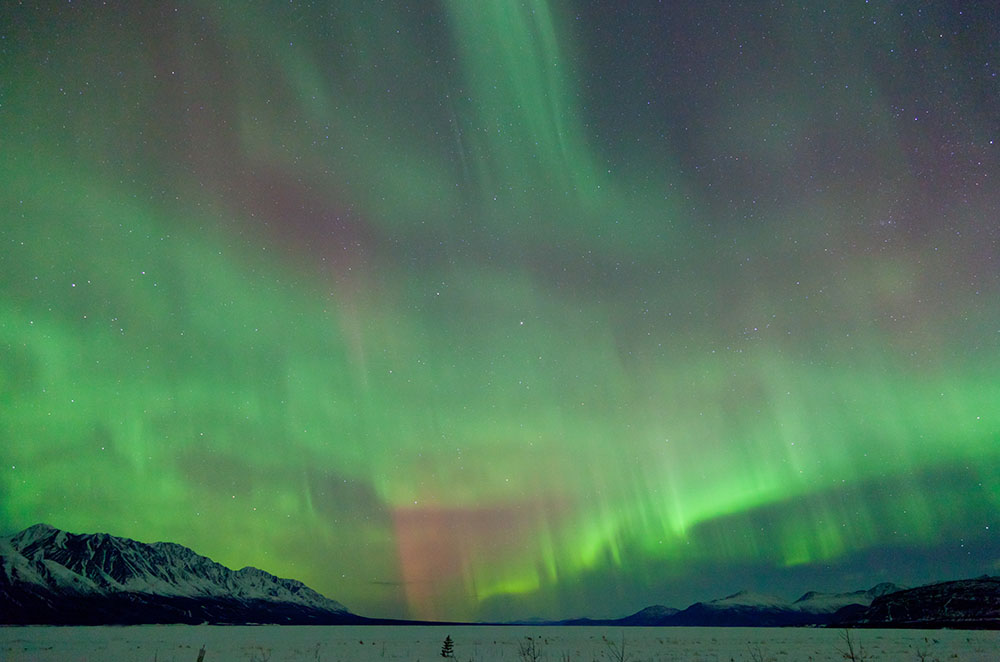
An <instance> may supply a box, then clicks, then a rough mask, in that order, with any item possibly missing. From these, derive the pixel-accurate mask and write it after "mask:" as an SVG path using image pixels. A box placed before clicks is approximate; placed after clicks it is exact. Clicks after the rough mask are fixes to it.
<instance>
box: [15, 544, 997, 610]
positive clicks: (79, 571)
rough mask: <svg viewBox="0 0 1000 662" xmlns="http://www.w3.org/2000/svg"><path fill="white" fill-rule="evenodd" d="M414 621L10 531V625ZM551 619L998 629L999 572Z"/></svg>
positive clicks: (181, 564) (162, 558)
mask: <svg viewBox="0 0 1000 662" xmlns="http://www.w3.org/2000/svg"><path fill="white" fill-rule="evenodd" d="M139 623H192V624H197V623H215V624H237V623H238V624H245V623H268V624H286V625H291V624H296V625H335V624H393V623H395V624H404V623H413V622H412V621H390V620H384V619H371V618H365V617H362V616H358V615H356V614H353V613H351V612H350V611H349V610H348V609H347V608H346V607H345V606H344V605H342V604H340V603H339V602H337V601H335V600H331V599H329V598H327V597H325V596H323V595H321V594H319V593H317V592H316V591H314V590H312V589H310V588H309V587H308V586H306V585H305V584H303V583H302V582H299V581H296V580H294V579H281V578H279V577H275V576H274V575H271V574H269V573H267V572H264V571H263V570H258V569H257V568H252V567H246V568H243V569H242V570H235V571H234V570H230V569H229V568H226V567H225V566H223V565H221V564H219V563H216V562H215V561H212V560H211V559H209V558H207V557H204V556H201V555H199V554H197V553H195V552H194V551H192V550H191V549H188V548H187V547H184V546H182V545H178V544H175V543H169V542H158V543H152V544H148V543H142V542H137V541H135V540H129V539H127V538H119V537H115V536H111V535H108V534H106V533H96V534H74V533H68V532H66V531H61V530H59V529H56V528H53V527H51V526H48V525H46V524H36V525H34V526H32V527H29V528H27V529H25V530H24V531H21V532H20V533H17V534H14V535H12V536H9V537H0V624H55V625H88V624H92V625H97V624H139ZM531 623H532V624H546V625H605V626H608V625H610V626H747V627H768V626H837V627H879V628H885V627H920V628H935V627H957V628H991V629H1000V577H987V576H984V577H980V578H978V579H967V580H959V581H951V582H941V583H936V584H929V585H926V586H919V587H916V588H910V589H903V588H901V587H899V586H896V585H894V584H888V583H883V584H878V585H876V586H874V587H872V588H870V589H868V590H863V591H852V592H845V593H818V592H815V591H811V592H809V593H806V594H804V595H803V596H802V597H800V598H799V599H797V600H795V601H793V602H788V601H785V600H782V599H781V598H776V597H773V596H768V595H761V594H757V593H751V592H747V591H742V592H739V593H734V594H733V595H730V596H727V597H724V598H720V599H717V600H712V601H709V602H696V603H695V604H693V605H691V606H689V607H687V608H686V609H674V608H672V607H665V606H662V605H654V606H650V607H646V608H645V609H642V610H640V611H638V612H636V613H634V614H631V615H629V616H626V617H624V618H619V619H613V620H591V619H586V618H583V619H574V620H565V621H555V622H541V621H531Z"/></svg>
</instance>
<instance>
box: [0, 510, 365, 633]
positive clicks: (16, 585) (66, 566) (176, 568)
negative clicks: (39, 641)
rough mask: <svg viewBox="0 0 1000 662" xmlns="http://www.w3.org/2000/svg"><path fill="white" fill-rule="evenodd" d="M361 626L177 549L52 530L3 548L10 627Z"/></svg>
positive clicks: (333, 608) (0, 563)
mask: <svg viewBox="0 0 1000 662" xmlns="http://www.w3.org/2000/svg"><path fill="white" fill-rule="evenodd" d="M357 620H359V617H356V616H354V615H353V614H351V613H350V612H349V611H348V610H347V608H346V607H344V605H342V604H340V603H339V602H337V601H335V600H331V599H329V598H327V597H324V596H323V595H320V594H319V593H317V592H316V591H314V590H312V589H310V588H309V587H308V586H306V585H305V584H303V583H302V582H299V581H296V580H294V579H281V578H278V577H275V576H274V575H271V574H269V573H266V572H264V571H262V570H258V569H257V568H251V567H247V568H243V569H242V570H237V571H233V570H230V569H229V568H226V567H225V566H223V565H221V564H219V563H216V562H215V561H212V560H211V559H209V558H207V557H204V556H201V555H199V554H196V553H195V552H193V551H192V550H190V549H188V548H187V547H184V546H182V545H178V544H175V543H163V542H158V543H152V544H147V543H142V542H137V541H135V540H129V539H127V538H118V537H115V536H111V535H108V534H105V533H97V534H74V533H67V532H66V531H60V530H59V529H56V528H53V527H51V526H48V525H46V524H36V525H35V526H32V527H29V528H27V529H25V530H24V531H21V532H20V533H17V534H15V535H13V536H10V537H7V538H0V623H79V622H110V623H164V622H195V623H198V622H205V621H208V622H227V623H234V622H239V623H244V622H266V623H326V622H330V623H334V622H355V621H357Z"/></svg>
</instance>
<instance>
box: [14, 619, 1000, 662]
mask: <svg viewBox="0 0 1000 662" xmlns="http://www.w3.org/2000/svg"><path fill="white" fill-rule="evenodd" d="M445 636H451V638H452V640H453V641H454V651H455V657H456V659H457V660H459V661H460V662H468V661H472V662H494V661H504V662H518V661H520V660H523V659H529V660H530V659H537V660H547V661H551V662H564V661H567V660H570V661H581V662H594V661H599V660H618V659H620V658H619V657H618V656H617V652H618V650H617V648H618V647H620V646H621V643H622V638H623V637H624V642H625V651H624V653H625V655H624V659H626V660H631V661H632V662H653V661H659V660H663V661H667V660H677V661H678V662H679V661H681V660H692V661H693V660H703V661H706V662H707V661H711V662H728V661H729V660H733V661H735V662H738V661H741V660H744V661H748V662H750V661H758V660H772V661H775V662H786V661H787V662H800V661H801V662H805V661H808V660H817V661H818V660H837V661H838V662H841V661H843V660H844V659H845V654H844V653H845V651H846V645H845V642H844V639H843V637H844V632H843V631H839V630H823V629H807V628H603V627H530V626H512V627H487V626H465V627H445V626H440V627H404V626H396V627H374V626H369V627H353V626H351V627H348V626H328V627H317V626H306V627H281V626H259V627H233V626H228V627H213V626H184V625H165V626H152V625H150V626H133V627H47V626H46V627H42V626H37V627H0V660H3V661H4V662H36V661H38V662H48V661H52V662H57V661H58V662H74V661H87V662H112V661H113V662H132V661H136V662H138V661H141V662H197V660H198V656H199V651H200V650H201V648H202V647H204V649H205V655H204V660H203V662H252V661H261V662H263V661H268V662H286V661H293V660H294V661H303V662H317V661H319V662H368V661H373V662H374V661H382V660H406V661H407V662H420V661H422V662H432V661H434V660H441V659H442V658H441V645H442V642H443V640H444V638H445ZM527 637H531V639H530V640H529V639H527ZM605 637H606V638H607V641H605V639H604V638H605ZM851 637H852V639H853V643H854V646H855V651H856V652H857V651H858V646H862V647H863V648H864V654H865V659H867V660H892V661H893V662H895V661H897V660H913V661H914V662H919V661H920V660H926V661H927V662H930V661H931V660H940V662H946V661H947V662H975V661H982V662H996V661H997V660H1000V632H976V631H959V630H854V631H852V633H851ZM608 642H610V644H609V643H608ZM524 644H533V645H534V646H535V650H536V651H537V652H538V657H537V658H531V657H530V656H529V657H527V658H525V657H524V656H523V655H522V653H521V650H520V645H524ZM858 659H861V658H858Z"/></svg>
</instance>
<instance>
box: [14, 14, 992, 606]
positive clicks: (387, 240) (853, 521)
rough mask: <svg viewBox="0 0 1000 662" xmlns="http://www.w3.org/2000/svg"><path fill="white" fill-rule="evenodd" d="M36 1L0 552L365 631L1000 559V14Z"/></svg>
mask: <svg viewBox="0 0 1000 662" xmlns="http://www.w3.org/2000/svg"><path fill="white" fill-rule="evenodd" d="M827 4H828V3H819V2H800V3H789V2H760V3H758V2H751V3H735V2H721V1H720V2H703V1H694V0H692V1H687V0H678V1H677V2H665V3H653V2H636V3H627V5H626V4H623V3H605V2H582V1H577V2H573V1H570V0H566V1H554V0H553V1H549V2H547V1H546V0H484V1H483V2H468V1H466V0H440V1H435V2H430V1H429V2H417V3H406V2H391V1H390V2H374V1H370V0H338V1H336V2H332V1H331V2H312V3H310V2H250V3H209V2H185V3H176V4H174V3H165V2H152V1H147V0H141V1H139V2H129V3H110V6H108V5H104V4H99V3H96V2H61V3H60V2H39V3H23V4H22V3H13V2H9V3H3V6H2V8H0V181H2V182H3V183H2V185H0V201H2V210H3V217H2V220H0V459H2V464H0V534H3V533H9V532H12V531H15V530H18V529H21V528H24V527H26V526H29V525H31V524H34V523H36V522H39V521H45V522H48V523H49V524H52V525H54V526H58V527H60V528H64V529H68V530H71V531H77V532H95V531H106V532H109V533H112V534H115V535H121V536H128V537H132V538H136V539H139V540H144V541H150V542H151V541H155V540H171V541H174V542H178V543H181V544H184V545H187V546H189V547H192V548H193V549H195V550H196V551H198V552H199V553H201V554H205V555H207V556H210V557H211V558H213V559H215V560H217V561H219V562H221V563H224V564H226V565H228V566H230V567H234V568H240V567H242V566H244V565H254V566H257V567H260V568H262V569H264V570H267V571H269V572H272V573H274V574H277V575H279V576H284V577H294V578H296V579H300V580H302V581H304V582H305V583H306V584H308V585H310V586H311V587H313V588H315V589H317V590H319V591H321V592H323V593H324V594H326V595H328V596H330V597H332V598H334V599H336V600H338V601H340V602H343V603H344V604H346V605H347V606H348V607H349V608H350V609H351V610H352V611H355V612H357V613H360V614H364V615H370V616H386V617H413V618H437V619H512V618H525V617H530V616H540V617H546V618H565V617H574V616H580V615H588V616H595V617H606V616H623V615H625V614H628V613H631V612H633V611H636V610H638V609H640V608H642V607H644V606H647V605H650V604H668V605H672V606H677V607H683V606H686V605H687V604H690V602H692V601H694V600H698V599H711V598H713V597H719V596H721V595H725V594H727V593H731V592H734V591H736V590H739V589H743V588H749V589H754V590H762V591H766V592H772V593H778V594H785V593H787V594H788V596H789V597H792V594H793V593H794V592H796V591H802V590H806V589H817V590H854V589H858V588H867V587H869V586H871V585H873V584H874V583H876V582H878V581H884V580H887V581H894V582H897V583H919V582H925V581H932V580H935V579H951V578H958V577H964V576H974V575H981V574H983V573H994V574H995V573H998V572H1000V536H998V530H1000V521H998V520H1000V517H998V512H1000V377H998V375H1000V75H998V72H1000V10H998V9H997V8H996V7H994V6H993V3H985V2H984V3H977V2H968V3H963V2H957V1H955V2H919V3H918V2H884V1H874V0H873V1H872V2H862V1H860V0H858V1H857V2H843V3H829V4H830V6H827Z"/></svg>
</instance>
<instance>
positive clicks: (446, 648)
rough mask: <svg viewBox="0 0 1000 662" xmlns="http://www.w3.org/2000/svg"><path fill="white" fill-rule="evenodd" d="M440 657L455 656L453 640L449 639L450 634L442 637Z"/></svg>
mask: <svg viewBox="0 0 1000 662" xmlns="http://www.w3.org/2000/svg"><path fill="white" fill-rule="evenodd" d="M441 657H449V658H454V657H455V642H453V641H452V640H451V635H448V636H446V637H445V638H444V644H443V645H442V646H441Z"/></svg>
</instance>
